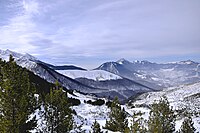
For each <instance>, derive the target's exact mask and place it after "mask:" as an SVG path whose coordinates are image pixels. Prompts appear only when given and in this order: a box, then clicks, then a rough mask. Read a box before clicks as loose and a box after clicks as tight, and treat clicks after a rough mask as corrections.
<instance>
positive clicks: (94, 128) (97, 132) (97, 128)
mask: <svg viewBox="0 0 200 133" xmlns="http://www.w3.org/2000/svg"><path fill="white" fill-rule="evenodd" d="M92 133H102V131H101V128H100V125H99V123H98V122H97V121H96V120H95V121H94V123H93V124H92Z"/></svg>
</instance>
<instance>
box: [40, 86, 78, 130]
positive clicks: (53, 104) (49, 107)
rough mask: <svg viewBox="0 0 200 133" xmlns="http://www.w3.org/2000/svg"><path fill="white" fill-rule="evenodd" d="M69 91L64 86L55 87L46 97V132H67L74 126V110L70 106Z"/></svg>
mask: <svg viewBox="0 0 200 133" xmlns="http://www.w3.org/2000/svg"><path fill="white" fill-rule="evenodd" d="M66 94H67V93H64V92H63V89H62V88H58V87H56V88H53V89H51V90H50V93H49V94H47V95H46V97H45V103H44V111H45V114H44V120H45V121H46V125H47V127H46V128H45V129H43V130H44V132H50V133H66V132H69V131H70V130H72V128H73V123H74V122H73V117H72V110H71V109H70V108H69V104H68V99H67V95H66Z"/></svg>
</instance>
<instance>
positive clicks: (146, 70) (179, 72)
mask: <svg viewBox="0 0 200 133" xmlns="http://www.w3.org/2000/svg"><path fill="white" fill-rule="evenodd" d="M96 70H105V71H108V72H111V73H114V74H117V75H119V76H121V77H125V78H128V79H130V80H134V81H137V82H139V83H142V84H145V85H147V86H149V87H152V88H155V89H157V88H158V89H159V88H163V87H170V86H176V85H181V84H187V83H194V82H197V81H200V63H197V62H194V61H191V60H187V61H180V62H173V63H165V64H157V63H152V62H149V61H134V62H129V61H127V60H125V59H120V60H118V61H117V62H106V63H104V64H102V65H100V66H99V67H98V68H96Z"/></svg>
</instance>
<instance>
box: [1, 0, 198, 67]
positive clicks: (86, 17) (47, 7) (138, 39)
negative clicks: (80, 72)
mask: <svg viewBox="0 0 200 133" xmlns="http://www.w3.org/2000/svg"><path fill="white" fill-rule="evenodd" d="M199 7H200V1H199V0H167V1H161V0H0V19H1V21H0V33H1V35H0V49H10V50H13V51H16V52H21V53H30V54H32V55H34V56H36V57H37V58H38V59H41V60H43V61H46V62H49V63H53V64H77V65H80V66H83V67H87V68H93V67H97V66H98V65H100V64H101V63H103V62H106V61H115V60H118V59H120V58H126V59H128V60H130V61H133V60H136V59H138V60H150V61H156V62H171V61H178V60H186V59H192V60H195V61H200V8H199Z"/></svg>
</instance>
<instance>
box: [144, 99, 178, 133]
mask: <svg viewBox="0 0 200 133" xmlns="http://www.w3.org/2000/svg"><path fill="white" fill-rule="evenodd" d="M148 129H149V132H150V133H172V132H174V131H175V115H174V112H173V110H172V109H171V108H170V107H169V102H168V100H167V98H166V97H163V98H161V99H160V101H159V102H158V103H155V102H154V103H153V104H152V106H151V111H150V116H149V121H148Z"/></svg>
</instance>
